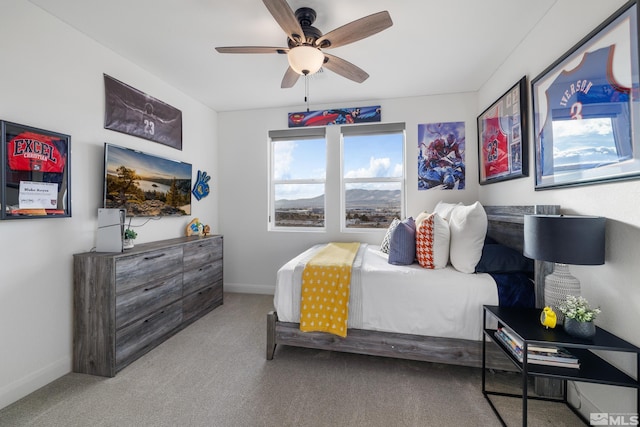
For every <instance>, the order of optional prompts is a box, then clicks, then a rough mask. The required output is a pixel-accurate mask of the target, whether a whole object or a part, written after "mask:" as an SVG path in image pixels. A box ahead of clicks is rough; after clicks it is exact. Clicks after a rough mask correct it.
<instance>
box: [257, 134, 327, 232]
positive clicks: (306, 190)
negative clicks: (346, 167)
mask: <svg viewBox="0 0 640 427" xmlns="http://www.w3.org/2000/svg"><path fill="white" fill-rule="evenodd" d="M269 138H270V150H269V155H270V177H271V179H270V184H269V229H270V230H287V229H294V228H295V229H296V230H299V229H300V228H303V229H304V228H308V229H315V230H318V229H321V230H324V228H325V197H324V195H325V177H326V164H327V160H326V158H327V149H326V145H327V144H326V140H325V129H324V128H304V129H291V130H283V131H272V132H269Z"/></svg>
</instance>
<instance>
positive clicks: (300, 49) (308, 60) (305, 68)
mask: <svg viewBox="0 0 640 427" xmlns="http://www.w3.org/2000/svg"><path fill="white" fill-rule="evenodd" d="M287 59H288V60H289V66H291V68H292V69H293V71H295V72H296V73H298V74H300V75H308V74H314V73H317V72H318V70H319V69H320V68H322V64H323V63H324V54H323V53H322V52H321V51H320V49H318V48H315V47H312V46H306V45H305V46H296V47H294V48H292V49H290V50H289V53H288V54H287Z"/></svg>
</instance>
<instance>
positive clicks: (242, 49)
mask: <svg viewBox="0 0 640 427" xmlns="http://www.w3.org/2000/svg"><path fill="white" fill-rule="evenodd" d="M216 50H217V51H218V52H220V53H287V52H288V51H289V49H288V48H286V47H269V46H229V47H217V48H216Z"/></svg>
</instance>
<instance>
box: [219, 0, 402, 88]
mask: <svg viewBox="0 0 640 427" xmlns="http://www.w3.org/2000/svg"><path fill="white" fill-rule="evenodd" d="M262 1H263V2H264V4H265V6H266V7H267V9H268V10H269V12H270V13H271V15H272V16H273V18H274V19H275V20H276V22H277V23H278V24H279V25H280V27H282V29H283V30H284V32H285V33H286V34H287V45H288V47H267V46H231V47H216V50H217V51H218V52H220V53H279V54H286V55H287V58H288V60H289V68H287V71H286V72H285V73H284V77H283V79H282V84H281V85H280V87H282V88H290V87H292V86H293V85H294V84H295V83H296V82H297V81H298V78H299V77H300V76H301V75H304V76H306V75H309V74H313V73H315V72H317V71H318V70H319V69H320V68H321V67H325V68H326V69H328V70H331V71H333V72H334V73H336V74H339V75H341V76H342V77H346V78H347V79H350V80H353V81H354V82H357V83H362V82H363V81H365V80H366V79H367V78H368V77H369V74H367V73H366V72H365V71H364V70H363V69H361V68H359V67H357V66H356V65H354V64H352V63H350V62H348V61H345V60H344V59H341V58H338V57H337V56H334V55H330V54H328V53H325V52H324V51H323V50H324V49H330V48H336V47H340V46H344V45H346V44H349V43H353V42H356V41H358V40H362V39H364V38H366V37H369V36H372V35H374V34H376V33H379V32H380V31H383V30H385V29H387V28H389V27H390V26H392V25H393V22H392V21H391V16H389V12H387V11H383V12H378V13H374V14H373V15H369V16H365V17H364V18H360V19H358V20H355V21H353V22H350V23H348V24H345V25H343V26H342V27H339V28H336V29H335V30H333V31H330V32H328V33H327V34H324V35H323V34H322V32H321V31H320V30H318V29H317V28H315V27H313V26H312V25H311V24H313V22H314V21H315V19H316V12H315V10H313V9H311V8H308V7H302V8H300V9H298V10H296V11H295V13H294V12H293V10H291V7H289V5H288V4H287V2H286V1H285V0H262Z"/></svg>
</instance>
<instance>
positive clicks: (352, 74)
mask: <svg viewBox="0 0 640 427" xmlns="http://www.w3.org/2000/svg"><path fill="white" fill-rule="evenodd" d="M324 57H325V63H324V64H323V65H322V66H323V67H324V68H326V69H328V70H331V71H333V72H334V73H336V74H340V75H341V76H342V77H346V78H348V79H349V80H353V81H354V82H356V83H362V82H363V81H365V80H367V79H368V78H369V74H367V72H366V71H364V70H363V69H362V68H360V67H358V66H356V65H353V64H352V63H351V62H349V61H345V60H344V59H342V58H338V57H337V56H333V55H329V54H328V53H325V54H324Z"/></svg>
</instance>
